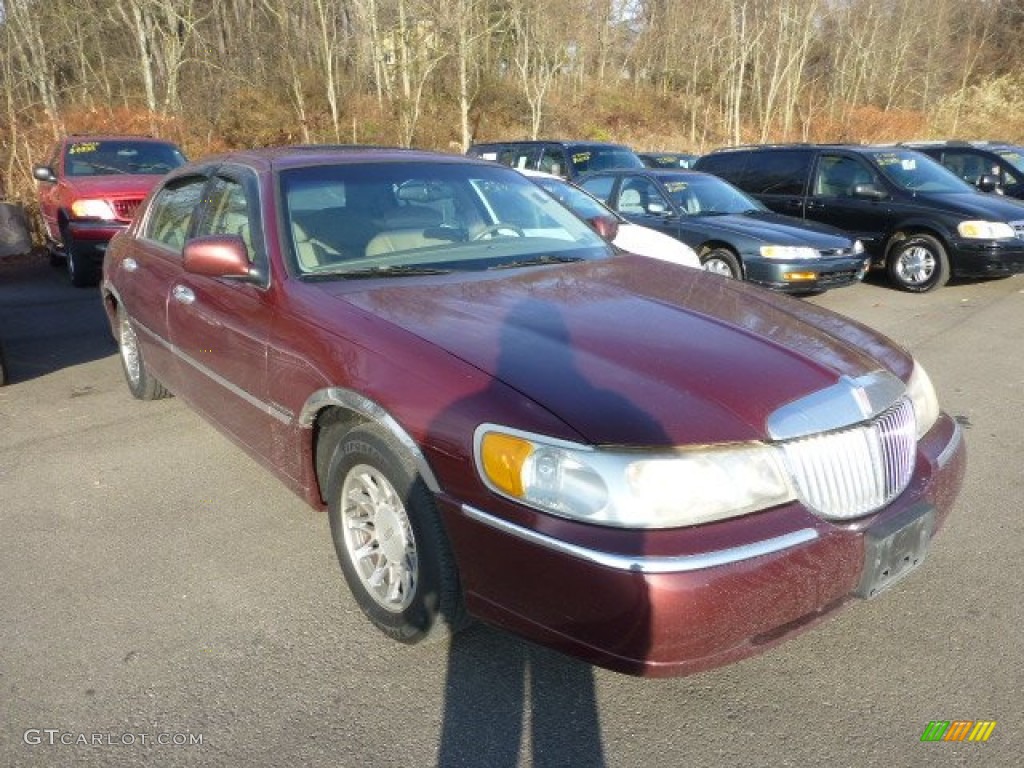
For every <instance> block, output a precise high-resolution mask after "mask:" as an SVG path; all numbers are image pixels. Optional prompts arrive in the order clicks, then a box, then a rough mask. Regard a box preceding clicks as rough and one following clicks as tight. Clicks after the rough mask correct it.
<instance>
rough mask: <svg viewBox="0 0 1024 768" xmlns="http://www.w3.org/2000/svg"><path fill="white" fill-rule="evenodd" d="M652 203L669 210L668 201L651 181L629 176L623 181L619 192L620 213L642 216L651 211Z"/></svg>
mask: <svg viewBox="0 0 1024 768" xmlns="http://www.w3.org/2000/svg"><path fill="white" fill-rule="evenodd" d="M652 203H655V204H661V205H662V206H663V210H669V205H668V201H666V200H665V197H664V195H662V194H661V191H660V190H659V189H658V187H657V186H656V185H655V183H654V182H653V181H651V180H650V179H646V178H644V177H642V176H628V177H626V178H624V179H623V180H622V188H621V189H620V190H619V204H618V206H617V208H618V210H619V213H624V214H633V215H642V214H646V213H648V212H649V211H650V206H651V204H652Z"/></svg>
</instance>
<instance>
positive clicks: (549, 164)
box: [537, 146, 568, 177]
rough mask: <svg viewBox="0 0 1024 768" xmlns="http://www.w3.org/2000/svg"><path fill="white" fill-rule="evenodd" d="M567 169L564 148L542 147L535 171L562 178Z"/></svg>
mask: <svg viewBox="0 0 1024 768" xmlns="http://www.w3.org/2000/svg"><path fill="white" fill-rule="evenodd" d="M567 168H568V164H567V163H566V159H565V149H564V148H562V147H555V146H550V147H544V152H543V154H541V157H540V165H539V166H538V167H537V170H539V171H544V172H545V173H551V174H554V175H555V176H562V177H564V176H565V175H566V173H567Z"/></svg>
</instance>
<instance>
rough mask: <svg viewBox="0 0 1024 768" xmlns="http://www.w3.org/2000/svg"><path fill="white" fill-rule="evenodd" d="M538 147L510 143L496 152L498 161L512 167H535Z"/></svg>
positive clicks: (538, 152)
mask: <svg viewBox="0 0 1024 768" xmlns="http://www.w3.org/2000/svg"><path fill="white" fill-rule="evenodd" d="M539 155H540V147H537V146H529V145H522V144H510V145H509V146H507V147H505V148H503V149H502V151H501V152H500V153H499V154H498V162H500V163H504V164H505V165H510V166H512V167H513V168H518V169H520V170H522V169H523V168H531V169H533V168H536V167H537V158H538V156H539Z"/></svg>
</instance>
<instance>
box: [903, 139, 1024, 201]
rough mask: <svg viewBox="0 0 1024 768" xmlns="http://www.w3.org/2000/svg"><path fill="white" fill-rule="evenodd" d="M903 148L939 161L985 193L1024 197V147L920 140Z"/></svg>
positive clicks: (906, 143)
mask: <svg viewBox="0 0 1024 768" xmlns="http://www.w3.org/2000/svg"><path fill="white" fill-rule="evenodd" d="M901 146H905V147H909V148H910V149H916V150H917V151H918V152H923V153H924V154H926V155H928V156H929V157H931V158H932V159H934V160H938V161H939V162H940V163H942V164H943V165H944V166H946V167H947V168H948V169H949V170H950V171H952V172H953V173H955V174H956V175H957V176H959V177H960V178H961V179H963V180H964V181H966V182H967V183H968V184H972V185H974V186H975V187H977V188H978V189H980V190H981V191H982V192H995V193H997V194H1000V195H1009V196H1010V197H1015V198H1018V199H1019V198H1024V147H1020V146H1017V145H1014V144H1003V143H1000V142H992V141H972V142H967V141H921V142H904V143H903V144H902V145H901Z"/></svg>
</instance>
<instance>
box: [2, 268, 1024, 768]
mask: <svg viewBox="0 0 1024 768" xmlns="http://www.w3.org/2000/svg"><path fill="white" fill-rule="evenodd" d="M807 301H813V302H814V303H816V304H821V305H823V306H827V307H830V308H832V309H835V310H837V311H839V312H842V313H844V314H847V315H849V316H851V317H853V318H856V319H858V320H860V321H862V322H864V323H866V324H867V325H870V326H872V327H875V328H878V329H879V330H881V331H883V332H885V333H887V334H889V335H891V336H892V337H894V338H895V339H897V340H898V341H900V342H901V343H903V344H904V345H905V346H906V347H907V348H909V349H910V350H911V351H912V352H913V353H914V354H915V355H917V356H918V358H919V359H920V360H921V361H922V362H923V363H924V365H925V367H926V368H927V370H928V372H929V373H930V375H931V377H932V379H933V381H934V382H935V385H936V388H937V389H938V391H939V394H940V398H941V400H942V402H943V406H944V408H945V410H947V411H949V412H950V413H952V414H954V415H955V416H956V417H957V418H958V419H959V420H960V422H961V423H962V424H963V426H964V427H965V429H966V438H967V443H968V452H969V466H968V472H967V479H966V482H965V485H964V488H963V491H962V494H961V499H960V502H959V504H958V507H957V509H956V511H955V512H954V515H953V516H952V517H951V520H950V522H949V524H948V525H947V527H946V528H945V530H944V531H943V532H942V534H941V535H940V536H939V538H937V539H936V540H935V542H934V545H933V548H932V550H931V552H930V555H929V557H928V559H927V561H926V562H925V563H924V565H923V566H922V568H921V569H920V570H919V571H918V572H917V573H915V574H913V576H912V577H911V578H909V579H908V580H906V581H904V582H902V583H900V584H898V585H896V586H895V587H894V588H893V589H892V590H890V591H889V592H887V593H886V594H884V595H883V596H882V597H880V598H878V599H876V600H873V601H871V602H864V603H859V604H857V605H855V606H854V607H853V608H852V609H850V610H847V611H846V612H844V613H842V614H840V615H839V616H838V617H837V618H835V619H834V620H832V621H831V622H829V623H827V624H825V625H823V626H821V627H819V628H817V629H815V630H813V631H811V632H809V633H805V634H803V635H801V636H800V637H798V638H796V639H794V640H792V641H790V642H788V643H786V644H784V645H782V646H781V647H779V648H777V649H775V650H773V651H771V652H769V653H767V654H765V655H762V656H760V657H757V658H753V659H749V660H746V661H744V662H741V663H739V664H736V665H733V666H730V667H726V668H723V669H719V670H714V671H711V672H707V673H704V674H701V675H697V676H694V677H689V678H680V679H672V680H642V679H637V678H631V677H624V676H621V675H617V674H614V673H610V672H606V671H604V670H597V669H593V668H591V667H588V666H586V665H584V664H581V663H578V662H576V661H573V660H570V659H567V658H565V657H563V656H561V655H559V654H557V653H555V652H552V651H547V650H543V649H538V648H535V647H532V646H529V645H527V644H525V643H522V642H520V641H519V640H517V639H515V638H512V637H510V636H507V635H505V634H502V633H500V632H497V631H494V630H491V629H489V628H487V627H482V626H477V627H474V628H473V629H471V630H469V631H467V632H465V633H463V634H461V635H460V636H458V637H457V638H456V639H455V641H453V642H452V643H451V644H450V645H444V644H442V645H429V646H422V647H420V646H417V647H412V648H410V647H405V646H400V645H397V644H393V643H390V642H388V641H386V640H384V639H383V638H382V637H381V636H380V635H379V634H378V633H377V632H376V631H374V630H373V629H371V628H370V627H369V625H368V624H367V623H365V621H364V620H363V618H362V616H361V614H360V613H359V611H358V609H357V607H356V605H355V602H354V601H353V599H352V598H351V597H350V596H349V594H348V593H347V592H346V589H345V586H344V583H343V581H342V579H341V575H340V572H339V569H338V565H337V562H336V560H335V556H334V553H333V550H332V547H331V543H330V539H329V533H328V525H327V519H326V516H324V515H322V514H320V513H317V512H315V511H313V510H311V509H309V508H308V507H307V506H305V505H304V504H303V502H301V501H300V500H299V499H298V498H297V497H295V496H293V495H292V494H291V493H290V492H289V491H287V490H286V489H285V488H284V487H283V486H282V485H280V484H279V483H278V481H277V480H276V479H275V478H274V477H272V476H271V475H270V474H269V473H268V472H266V471H265V470H264V469H262V468H261V467H260V466H259V465H257V464H256V463H254V462H253V461H252V460H250V459H249V458H248V457H247V456H246V455H245V454H243V453H242V451H241V450H240V449H238V448H237V447H235V446H234V445H233V444H232V443H230V442H229V441H228V440H227V439H225V438H224V437H222V436H221V435H220V434H219V433H218V432H216V431H215V430H214V429H213V428H212V427H210V426H208V425H207V424H205V423H204V422H202V421H201V420H200V419H199V418H198V417H197V416H195V415H194V414H193V413H192V412H191V411H189V410H188V409H187V408H186V407H184V406H183V405H182V404H181V403H180V402H178V401H176V400H174V399H169V400H163V401H158V402H151V403H143V402H139V401H135V400H133V399H132V398H131V397H130V395H129V394H128V391H127V388H126V387H125V385H124V382H123V380H122V376H121V370H120V364H119V362H118V359H117V356H116V349H115V346H114V343H113V340H112V339H111V337H110V335H109V332H108V329H107V327H106V324H105V318H104V316H103V312H102V309H101V307H100V305H99V301H98V296H97V293H96V292H95V291H92V290H79V289H74V288H72V287H70V286H69V285H68V284H67V281H66V279H65V278H64V277H63V275H62V274H61V273H60V272H58V271H56V270H54V269H52V268H51V267H50V266H49V265H48V264H46V263H45V262H41V261H29V260H19V261H17V262H13V263H7V264H0V338H2V340H3V345H4V347H5V349H6V353H7V361H8V364H9V367H10V374H11V376H12V383H11V384H10V385H9V386H7V387H4V388H2V389H0V521H2V533H3V535H2V538H0V616H2V617H3V621H2V623H0V691H2V698H0V701H2V702H3V722H2V725H0V765H2V766H9V767H14V766H64V765H67V766H71V765H75V766H120V765H144V764H145V765H166V766H190V765H203V766H253V767H256V766H286V765H292V766H300V765H301V766H313V765H331V766H346V767H347V766H367V767H370V768H375V767H376V766H396V767H398V766H401V767H402V768H406V767H412V768H418V767H419V766H444V767H447V766H472V767H476V766H480V767H481V768H482V767H484V766H486V767H487V768H496V767H502V766H531V765H532V766H550V767H555V766H558V767H562V766H565V767H567V768H569V767H573V768H575V767H576V766H579V767H581V768H589V767H590V766H609V767H610V766H629V767H632V766H652V765H658V766H698V765H699V766H818V765H829V766H857V767H860V766H885V768H890V766H918V765H927V766H931V765H937V766H944V765H953V766H962V765H968V766H974V765H977V766H1014V765H1019V764H1020V754H1021V753H1022V751H1024V638H1022V634H1024V633H1022V629H1024V609H1022V601H1021V598H1020V596H1021V594H1022V593H1024V510H1022V501H1021V498H1022V495H1024V494H1022V491H1024V471H1022V469H1021V455H1022V449H1024V354H1022V347H1024V344H1022V337H1024V276H1018V277H1014V278H1010V279H1006V280H998V281H991V282H979V283H965V284H960V285H951V286H948V287H946V288H943V289H941V290H939V291H937V292H933V293H931V294H926V295H923V296H913V295H909V294H904V293H899V292H897V291H893V290H890V289H888V288H887V287H885V286H884V285H881V284H878V283H868V284H864V285H860V286H856V287H853V288H848V289H842V290H838V291H834V292H830V293H827V294H823V295H821V296H817V297H814V298H811V299H807ZM523 567H524V568H528V567H529V563H524V564H523ZM557 588H558V585H557V584H552V589H557ZM947 720H949V721H956V720H959V721H968V720H969V721H995V722H996V725H995V727H994V729H993V730H992V733H991V736H990V738H989V739H988V741H987V742H983V743H978V742H938V743H923V742H922V741H921V735H922V733H923V732H924V730H925V728H926V727H927V726H928V724H929V723H930V722H931V721H947Z"/></svg>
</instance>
